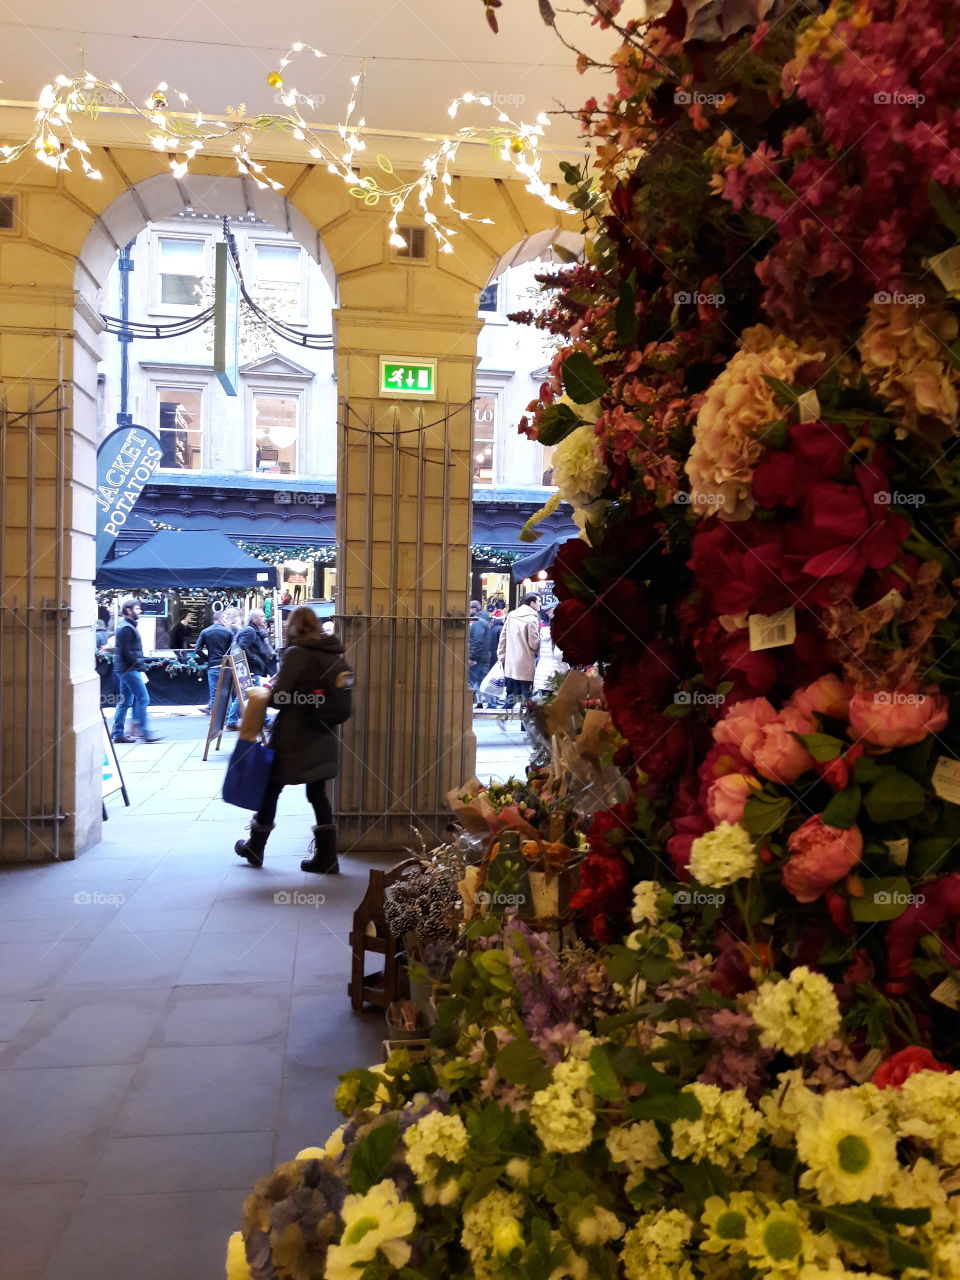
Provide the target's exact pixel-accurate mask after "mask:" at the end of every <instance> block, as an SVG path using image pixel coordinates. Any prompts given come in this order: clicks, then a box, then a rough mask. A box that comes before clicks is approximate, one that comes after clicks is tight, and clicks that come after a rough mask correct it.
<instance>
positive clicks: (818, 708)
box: [790, 675, 850, 720]
mask: <svg viewBox="0 0 960 1280" xmlns="http://www.w3.org/2000/svg"><path fill="white" fill-rule="evenodd" d="M790 705H791V706H792V707H797V708H798V709H799V710H800V711H805V712H806V713H807V714H808V715H818V716H830V717H831V719H833V720H846V718H847V713H848V709H849V706H850V690H849V689H848V688H847V686H846V685H845V684H844V683H843V681H842V680H841V679H840V678H839V677H838V676H834V675H827V676H821V677H820V679H819V680H814V682H813V684H808V685H807V687H806V688H805V689H798V690H797V691H796V693H795V694H794V695H793V697H792V698H791V699H790Z"/></svg>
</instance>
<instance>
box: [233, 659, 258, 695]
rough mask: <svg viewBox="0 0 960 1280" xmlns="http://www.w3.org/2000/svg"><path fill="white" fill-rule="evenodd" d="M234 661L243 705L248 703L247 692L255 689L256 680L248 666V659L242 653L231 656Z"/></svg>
mask: <svg viewBox="0 0 960 1280" xmlns="http://www.w3.org/2000/svg"><path fill="white" fill-rule="evenodd" d="M230 656H231V658H232V660H233V669H234V671H235V672H236V673H237V684H238V685H239V688H240V702H241V705H242V704H243V703H244V702H246V699H247V690H248V689H252V688H253V687H254V679H253V676H252V675H251V673H250V668H249V666H248V665H247V659H246V657H245V656H244V655H243V654H242V653H234V654H231V655H230Z"/></svg>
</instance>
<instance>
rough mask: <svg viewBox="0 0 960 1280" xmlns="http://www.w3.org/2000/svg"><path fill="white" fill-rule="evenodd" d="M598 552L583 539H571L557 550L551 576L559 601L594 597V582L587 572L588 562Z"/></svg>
mask: <svg viewBox="0 0 960 1280" xmlns="http://www.w3.org/2000/svg"><path fill="white" fill-rule="evenodd" d="M592 555H596V552H595V551H594V550H593V548H592V547H591V546H590V544H589V543H587V542H584V541H583V540H582V539H581V538H570V539H569V540H568V541H567V542H564V543H562V544H561V546H559V547H558V548H557V554H556V555H555V556H554V558H553V568H552V569H551V576H552V578H553V583H554V586H553V590H554V592H555V594H556V597H557V599H558V600H570V599H573V598H574V597H575V596H579V597H580V598H581V599H582V598H583V597H585V596H586V597H592V595H593V585H592V584H593V580H592V578H591V576H590V575H589V574H588V573H587V571H586V562H587V561H588V560H589V559H590V557H591V556H592Z"/></svg>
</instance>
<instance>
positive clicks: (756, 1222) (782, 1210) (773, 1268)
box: [745, 1200, 817, 1277]
mask: <svg viewBox="0 0 960 1280" xmlns="http://www.w3.org/2000/svg"><path fill="white" fill-rule="evenodd" d="M745 1244H746V1251H747V1253H748V1255H749V1257H750V1260H751V1262H753V1264H754V1265H755V1266H757V1267H759V1268H760V1270H761V1271H762V1272H763V1274H764V1275H765V1276H777V1277H781V1276H782V1277H787V1276H796V1274H797V1272H798V1271H799V1269H800V1267H801V1266H802V1265H803V1263H804V1262H805V1261H806V1262H810V1261H812V1260H813V1259H814V1258H815V1257H816V1255H817V1245H816V1239H815V1237H814V1236H813V1234H812V1232H811V1231H810V1229H809V1227H808V1225H807V1221H806V1219H805V1218H804V1216H803V1214H802V1212H801V1211H800V1209H799V1207H798V1205H797V1203H796V1201H794V1200H787V1201H785V1202H784V1204H782V1205H778V1206H775V1207H774V1208H772V1209H770V1210H769V1211H768V1212H766V1213H765V1214H763V1216H762V1217H755V1218H751V1219H750V1220H749V1221H748V1222H747V1227H746V1238H745Z"/></svg>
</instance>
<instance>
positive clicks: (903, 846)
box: [883, 839, 910, 867]
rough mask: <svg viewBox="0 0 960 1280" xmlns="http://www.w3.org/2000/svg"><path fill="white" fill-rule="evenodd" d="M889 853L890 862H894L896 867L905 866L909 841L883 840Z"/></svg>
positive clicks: (908, 851)
mask: <svg viewBox="0 0 960 1280" xmlns="http://www.w3.org/2000/svg"><path fill="white" fill-rule="evenodd" d="M883 843H884V844H885V845H886V846H887V849H888V851H889V853H890V861H891V862H895V863H896V864H897V866H898V867H905V866H906V865H907V855H908V854H909V853H910V841H909V840H907V839H903V840H884V842H883Z"/></svg>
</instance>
